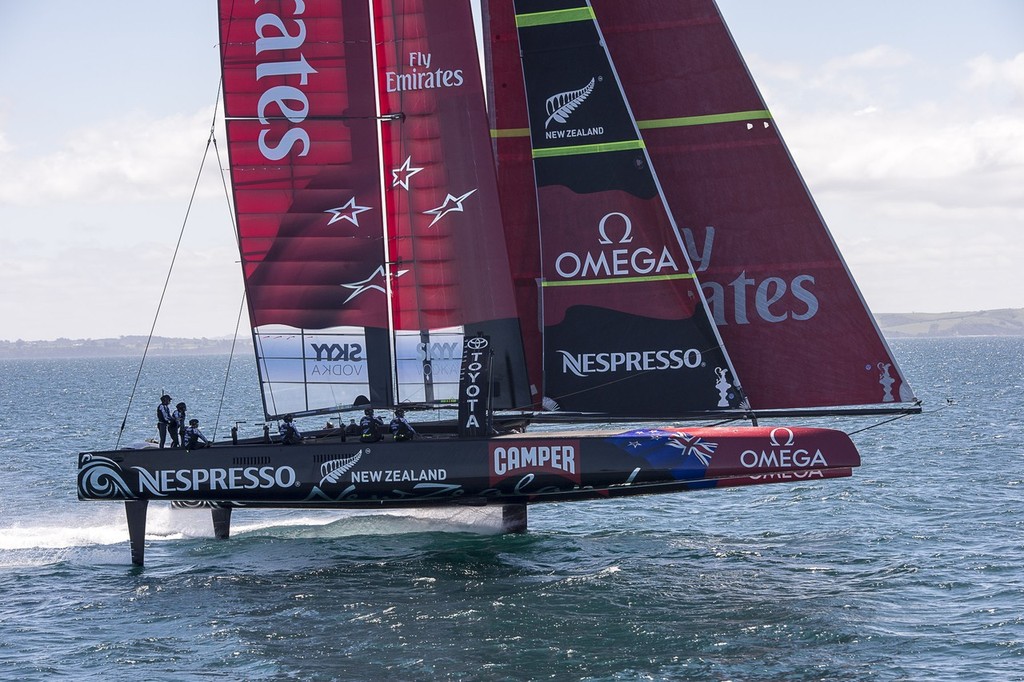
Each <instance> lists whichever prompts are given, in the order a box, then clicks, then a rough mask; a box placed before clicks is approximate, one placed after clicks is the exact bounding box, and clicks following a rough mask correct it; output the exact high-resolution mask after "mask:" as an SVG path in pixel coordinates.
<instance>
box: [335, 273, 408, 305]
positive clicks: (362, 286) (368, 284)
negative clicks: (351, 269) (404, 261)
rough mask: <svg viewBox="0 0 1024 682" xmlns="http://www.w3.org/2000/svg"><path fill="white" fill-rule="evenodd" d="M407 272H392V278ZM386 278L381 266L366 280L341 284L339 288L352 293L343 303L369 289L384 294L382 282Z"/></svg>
mask: <svg viewBox="0 0 1024 682" xmlns="http://www.w3.org/2000/svg"><path fill="white" fill-rule="evenodd" d="M407 272H409V271H408V270H396V271H395V272H394V277H401V276H402V275H404V274H405V273H407ZM386 278H387V275H386V274H384V266H383V265H381V266H380V267H378V268H377V269H376V270H374V271H373V274H371V275H370V276H369V277H367V278H366V279H363V280H359V281H358V282H352V283H351V284H342V285H341V286H343V287H345V288H346V289H352V290H353V291H352V293H351V294H349V297H348V298H346V299H345V303H348V302H349V301H351V300H352V299H353V298H355V297H356V296H358V295H359V294H361V293H363V292H364V291H369V290H370V289H376V290H377V291H380V292H381V293H385V289H384V280H385V279H386ZM375 279H377V280H379V281H380V283H379V284H378V283H373V281H374V280H375Z"/></svg>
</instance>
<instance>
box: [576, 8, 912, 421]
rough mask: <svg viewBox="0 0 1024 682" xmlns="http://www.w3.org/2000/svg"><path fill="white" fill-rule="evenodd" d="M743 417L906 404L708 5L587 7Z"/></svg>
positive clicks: (892, 365) (899, 379)
mask: <svg viewBox="0 0 1024 682" xmlns="http://www.w3.org/2000/svg"><path fill="white" fill-rule="evenodd" d="M593 6H594V10H595V12H596V13H597V15H598V19H599V21H600V23H601V26H602V27H603V28H604V30H605V37H606V39H607V42H608V48H609V50H610V51H611V52H612V53H613V54H614V55H615V56H616V65H617V66H618V68H619V75H620V77H621V79H622V83H623V87H624V88H625V90H626V94H627V96H628V97H629V99H630V102H631V103H632V105H633V108H634V113H635V114H636V116H637V120H638V122H639V124H640V127H641V129H642V130H643V135H644V140H645V141H646V142H647V145H648V148H649V149H650V152H651V157H652V160H653V163H654V166H655V168H656V169H657V172H658V175H659V177H660V178H661V180H662V183H663V186H664V189H665V194H666V196H667V199H668V202H669V205H670V207H671V209H672V212H673V214H674V215H675V217H676V220H677V221H678V223H679V225H680V226H681V227H683V228H684V231H685V236H686V241H687V248H688V250H689V251H690V252H691V256H692V257H693V259H694V264H695V265H696V266H697V272H698V276H699V277H700V279H701V282H702V286H703V289H704V291H705V294H706V295H707V297H708V300H709V303H710V304H711V308H712V312H713V314H714V316H715V322H716V324H718V326H719V329H720V330H721V334H722V337H723V339H724V341H725V344H726V347H727V348H728V349H729V351H730V354H731V355H732V357H733V360H734V362H735V364H736V370H737V372H738V373H739V375H740V377H741V379H742V381H743V386H744V388H745V389H746V391H747V394H748V396H749V398H750V401H751V404H752V406H753V407H754V408H789V407H816V406H829V405H861V404H874V403H882V402H899V401H910V400H914V396H913V393H912V392H911V391H910V388H909V386H908V385H907V384H906V383H905V382H904V379H903V376H902V374H901V373H900V372H899V369H898V367H897V365H896V361H895V360H894V359H893V357H892V354H891V353H890V351H889V349H888V347H887V346H886V344H885V342H884V340H883V339H882V338H881V335H880V334H879V332H878V330H877V327H876V326H875V324H874V320H873V318H872V317H871V314H870V313H869V311H868V309H867V307H866V305H865V303H864V301H863V299H862V298H861V296H860V293H859V292H858V290H857V287H856V285H855V284H854V282H853V280H852V278H851V276H850V273H849V272H848V270H847V269H846V266H845V264H844V262H843V260H842V257H841V256H840V254H839V251H838V250H837V248H836V245H835V243H834V242H833V240H832V237H831V235H830V234H829V232H828V229H827V227H826V226H825V224H824V222H823V220H822V218H821V215H820V214H819V213H818V210H817V207H816V206H815V204H814V201H813V199H812V198H811V196H810V194H809V192H808V191H807V187H806V186H805V185H804V182H803V180H802V178H801V177H800V174H799V171H798V170H797V168H796V166H795V164H794V163H793V159H792V158H791V157H790V155H789V152H788V151H787V149H786V146H785V144H784V143H783V141H782V138H781V136H780V135H779V132H778V129H777V128H776V126H775V122H774V121H773V120H772V118H771V115H770V113H769V112H768V111H767V107H766V106H765V104H764V101H763V100H762V99H761V96H760V94H759V93H758V91H757V88H756V86H755V84H754V82H753V81H752V79H751V77H750V74H749V72H748V71H747V69H746V66H745V64H744V63H743V60H742V57H741V56H740V54H739V52H738V50H737V48H736V46H735V44H734V43H733V41H732V38H731V36H730V35H729V32H728V29H727V28H726V26H725V23H724V21H723V20H722V17H721V15H720V13H719V11H718V9H717V7H716V6H715V4H714V2H713V1H712V0H638V1H637V2H630V3H621V2H616V1H615V0H593Z"/></svg>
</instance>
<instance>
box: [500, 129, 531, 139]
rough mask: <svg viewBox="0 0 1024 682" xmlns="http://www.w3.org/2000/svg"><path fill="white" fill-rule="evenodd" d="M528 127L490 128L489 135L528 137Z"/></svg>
mask: <svg viewBox="0 0 1024 682" xmlns="http://www.w3.org/2000/svg"><path fill="white" fill-rule="evenodd" d="M529 136H530V129H529V128H491V137H495V138H497V137H529Z"/></svg>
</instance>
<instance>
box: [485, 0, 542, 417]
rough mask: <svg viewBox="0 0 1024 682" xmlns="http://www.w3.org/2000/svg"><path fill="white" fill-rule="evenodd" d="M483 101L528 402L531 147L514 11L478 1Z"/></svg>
mask: <svg viewBox="0 0 1024 682" xmlns="http://www.w3.org/2000/svg"><path fill="white" fill-rule="evenodd" d="M481 7H482V13H483V24H484V41H483V42H484V55H485V58H486V68H487V73H488V76H489V78H488V81H487V86H488V93H487V95H488V96H487V100H488V101H489V102H490V103H491V106H490V109H489V113H490V121H491V137H492V138H493V144H494V149H495V156H496V163H497V171H498V187H499V189H500V199H501V215H502V219H503V220H504V223H505V235H506V243H507V244H508V253H509V260H510V262H511V267H512V284H513V286H514V288H515V297H516V305H517V307H518V309H519V324H520V325H521V328H522V332H523V347H524V351H525V353H526V367H527V371H528V372H529V376H530V389H531V394H532V397H533V399H534V403H535V404H536V405H537V406H539V404H540V401H541V398H542V396H541V393H540V392H541V389H542V388H543V386H544V369H543V368H544V351H543V341H542V338H543V337H542V334H541V320H540V282H541V277H542V275H541V259H540V227H539V225H538V222H537V214H538V209H537V190H536V187H535V186H534V180H533V148H532V147H531V145H530V118H529V114H528V113H527V111H526V89H525V84H524V81H523V67H522V61H521V60H520V56H519V55H520V51H519V35H518V33H517V31H516V13H515V8H514V7H513V5H512V2H511V1H509V0H498V1H496V2H488V0H482V1H481Z"/></svg>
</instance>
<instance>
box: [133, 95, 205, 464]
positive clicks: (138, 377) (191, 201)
mask: <svg viewBox="0 0 1024 682" xmlns="http://www.w3.org/2000/svg"><path fill="white" fill-rule="evenodd" d="M222 84H223V79H222V80H221V81H220V82H219V83H218V85H217V100H216V101H217V102H219V101H220V98H221V97H220V95H221V86H222ZM216 125H217V105H216V104H214V107H213V120H212V121H211V122H210V134H209V135H208V136H207V138H206V147H205V148H204V149H203V158H202V160H201V161H200V162H199V172H198V173H196V181H195V183H194V184H193V185H192V194H191V195H190V196H189V198H188V206H187V207H186V209H185V217H184V219H183V220H182V221H181V230H179V231H178V241H177V243H176V244H175V245H174V253H173V254H171V263H170V265H169V266H168V268H167V277H166V278H164V287H163V290H162V291H161V292H160V300H159V301H158V302H157V304H156V313H155V314H154V315H153V324H152V325H150V327H149V336H148V337H147V338H146V346H145V348H143V349H142V358H140V359H139V371H138V372H136V374H135V383H134V384H132V391H131V393H130V394H129V395H128V406H127V407H126V408H125V410H124V418H123V419H122V420H121V428H120V430H118V432H117V441H116V442H115V443H114V449H115V450H117V449H118V448H119V447H120V446H121V437H122V436H123V435H124V429H125V425H126V424H127V423H128V414H129V413H130V412H131V409H132V402H133V401H134V400H135V393H136V391H137V390H138V388H139V381H140V380H141V378H142V369H143V367H145V365H146V357H147V356H148V355H149V346H150V345H151V344H152V342H153V334H154V332H155V331H156V323H157V321H158V320H159V319H160V311H161V309H162V308H163V305H164V299H165V298H166V297H167V289H168V288H169V286H170V282H171V273H172V272H174V264H175V262H176V261H177V260H178V252H179V251H180V250H181V241H182V239H183V238H184V236H185V226H186V225H188V219H189V216H190V215H191V214H192V205H193V204H194V203H195V200H196V194H197V193H198V191H199V181H200V179H202V177H203V169H204V168H205V167H206V157H207V156H208V155H209V153H210V144H211V143H214V144H215V143H216V138H215V137H214V130H215V128H216Z"/></svg>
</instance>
